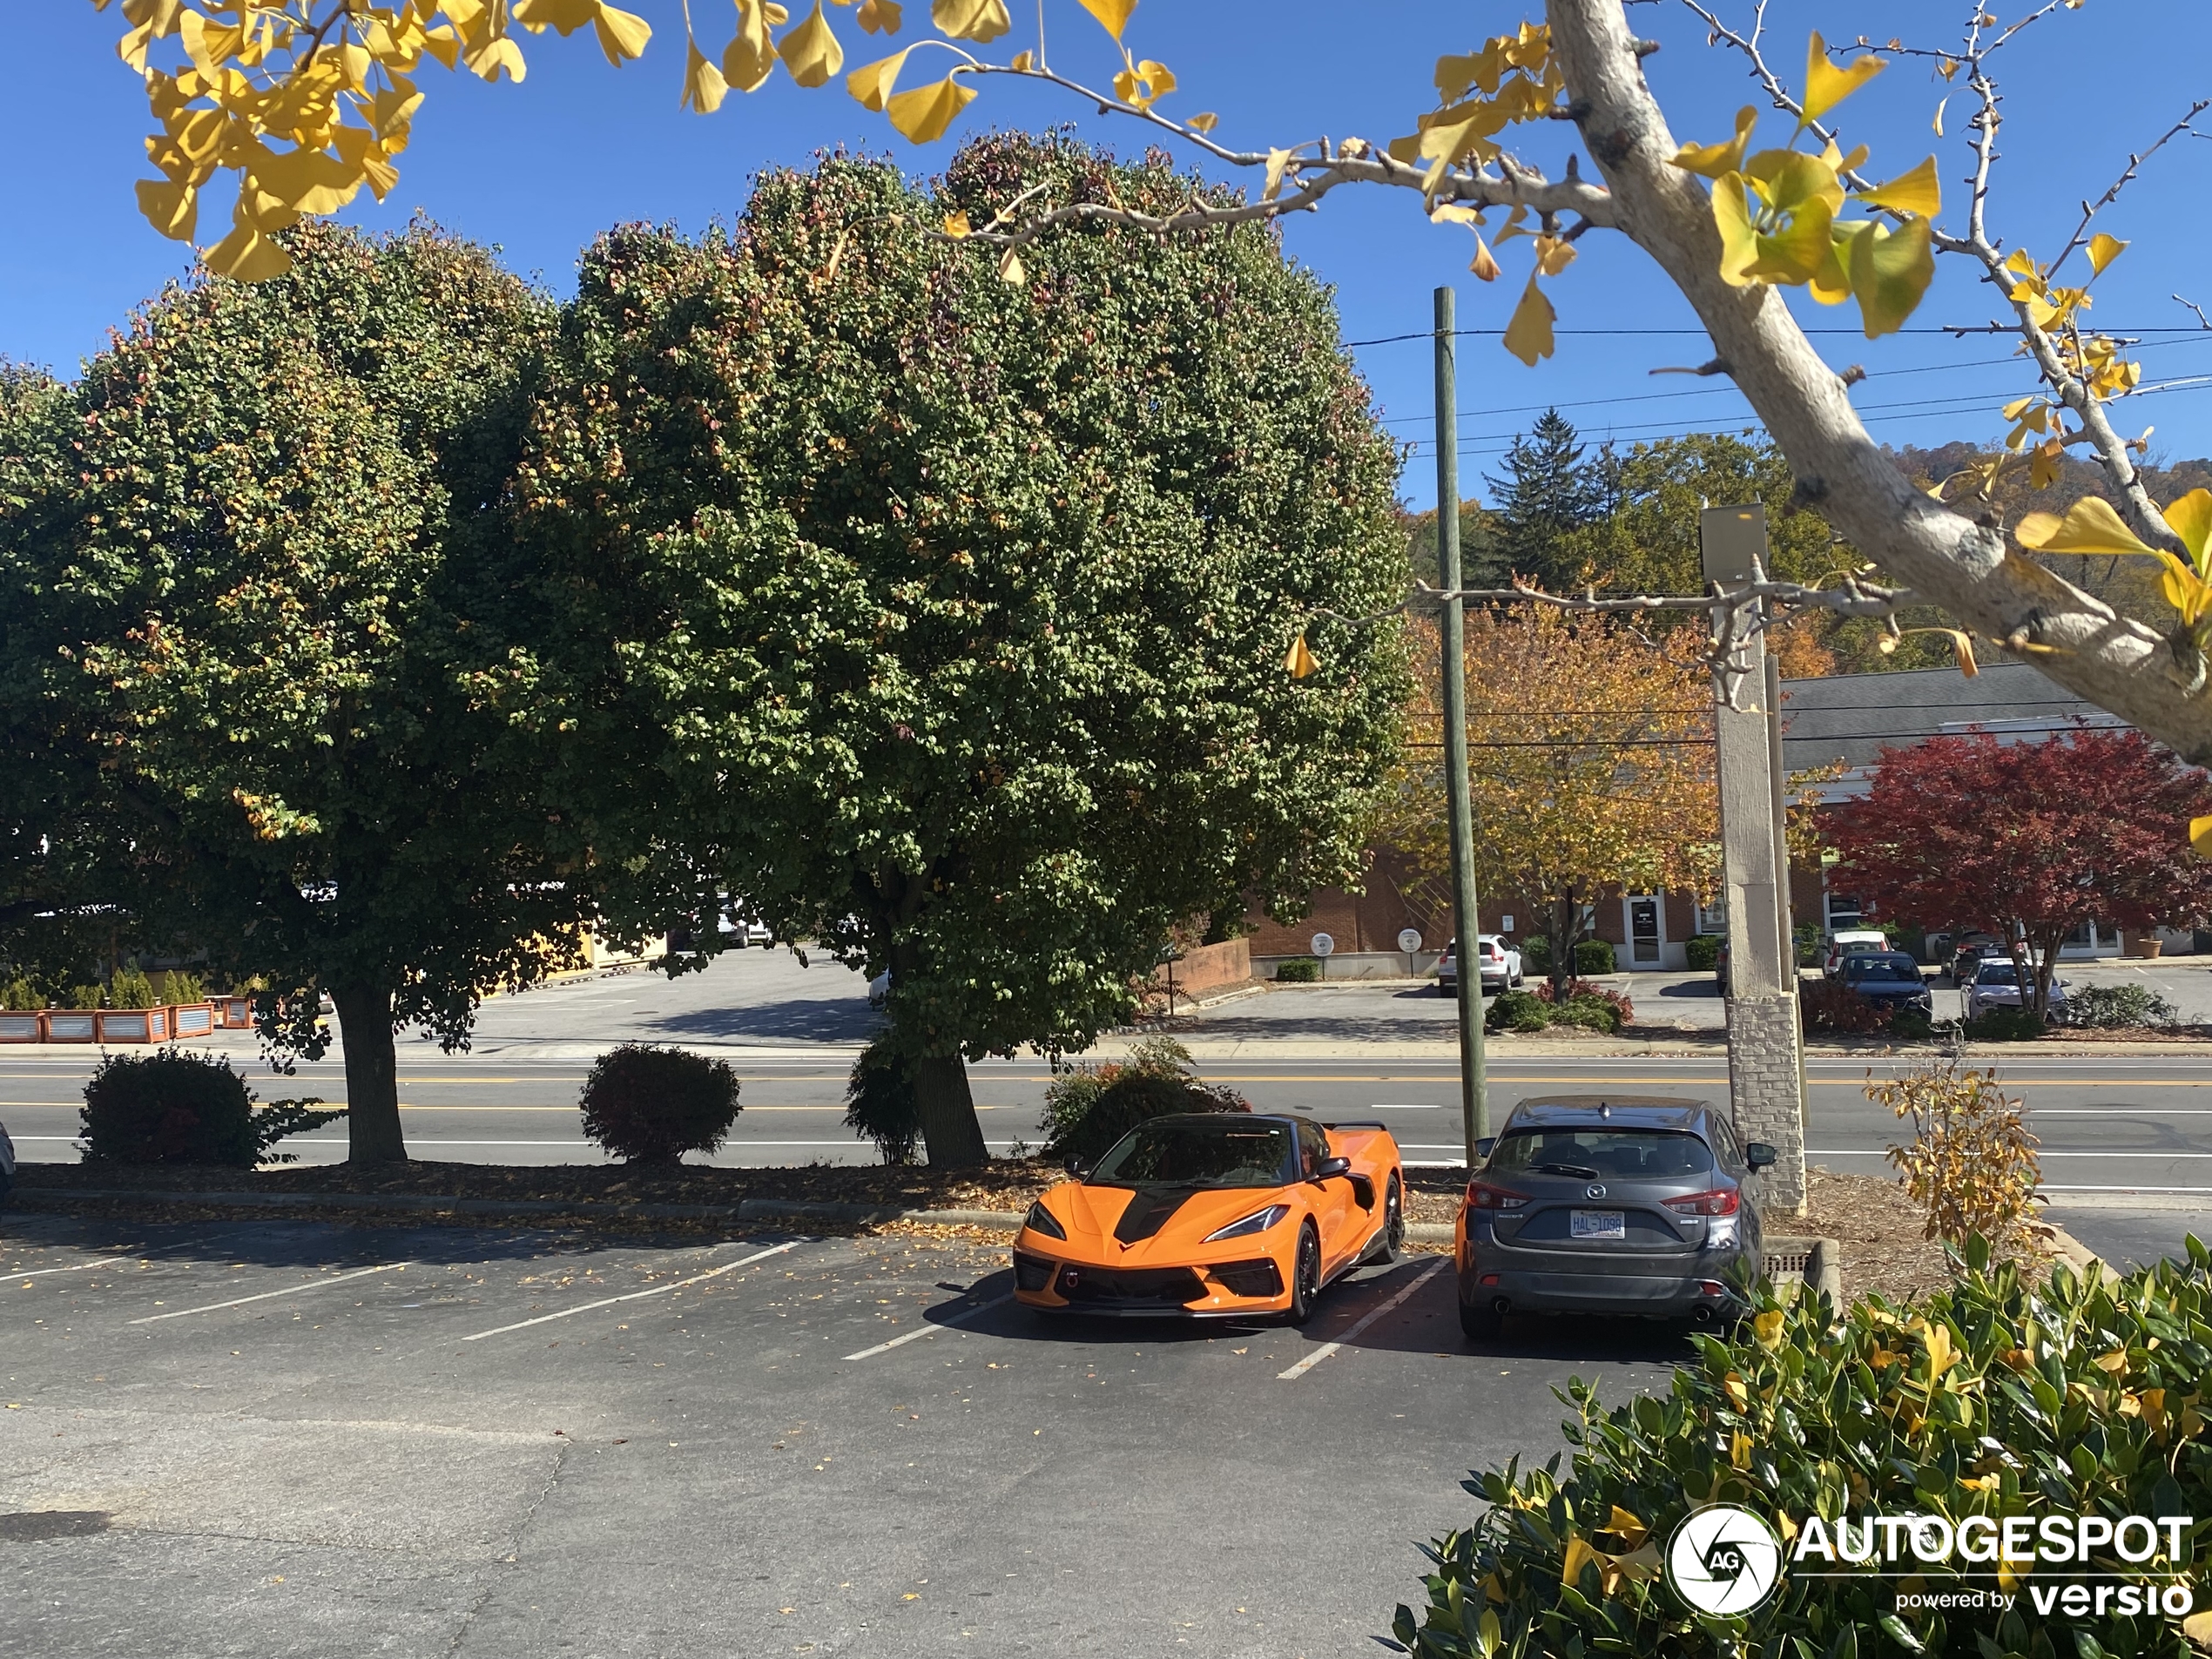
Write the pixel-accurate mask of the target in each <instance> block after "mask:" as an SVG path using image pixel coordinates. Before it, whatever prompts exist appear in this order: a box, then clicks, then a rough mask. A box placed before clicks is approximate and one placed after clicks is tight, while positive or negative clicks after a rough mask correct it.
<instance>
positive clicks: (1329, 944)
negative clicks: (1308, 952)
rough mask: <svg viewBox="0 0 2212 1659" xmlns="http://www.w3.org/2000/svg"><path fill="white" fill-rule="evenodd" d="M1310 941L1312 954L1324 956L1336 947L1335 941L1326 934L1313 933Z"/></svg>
mask: <svg viewBox="0 0 2212 1659" xmlns="http://www.w3.org/2000/svg"><path fill="white" fill-rule="evenodd" d="M1312 943H1313V954H1315V955H1316V956H1326V955H1328V954H1331V953H1332V952H1333V951H1334V950H1335V949H1336V948H1337V941H1335V940H1333V939H1332V938H1330V937H1329V935H1328V934H1314V935H1313V941H1312Z"/></svg>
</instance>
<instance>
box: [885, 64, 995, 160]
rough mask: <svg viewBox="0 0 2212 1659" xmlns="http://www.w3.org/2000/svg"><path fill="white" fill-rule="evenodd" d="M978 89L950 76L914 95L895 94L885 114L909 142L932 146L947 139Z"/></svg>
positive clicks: (917, 89)
mask: <svg viewBox="0 0 2212 1659" xmlns="http://www.w3.org/2000/svg"><path fill="white" fill-rule="evenodd" d="M974 98H975V89H974V87H972V86H968V85H965V84H962V83H961V80H960V79H959V78H958V77H957V76H954V75H948V76H946V77H945V78H944V79H943V80H941V81H933V82H931V83H930V84H928V85H927V86H917V87H916V88H914V91H911V92H894V93H893V94H892V95H891V96H890V97H889V98H886V99H885V100H884V104H883V112H884V113H885V114H886V115H887V116H889V117H890V118H891V125H893V126H894V127H896V128H898V129H899V131H900V132H901V133H902V134H904V135H905V137H906V138H907V140H908V141H909V142H910V143H914V144H929V143H932V142H934V140H936V139H938V138H943V137H944V136H945V129H946V128H947V127H948V126H950V125H952V124H953V118H954V116H956V115H958V114H959V113H960V112H961V111H962V110H964V109H966V108H967V107H968V105H969V104H970V103H972V102H974Z"/></svg>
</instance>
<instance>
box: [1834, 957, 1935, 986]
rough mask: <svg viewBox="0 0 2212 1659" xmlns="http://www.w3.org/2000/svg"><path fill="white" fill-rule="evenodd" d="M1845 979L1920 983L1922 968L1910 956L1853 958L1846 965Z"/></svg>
mask: <svg viewBox="0 0 2212 1659" xmlns="http://www.w3.org/2000/svg"><path fill="white" fill-rule="evenodd" d="M1919 977H1920V967H1919V963H1917V962H1915V961H1913V960H1912V958H1911V957H1910V956H1853V957H1851V959H1849V960H1848V961H1845V962H1844V978H1845V979H1852V980H1896V981H1914V982H1918V981H1919Z"/></svg>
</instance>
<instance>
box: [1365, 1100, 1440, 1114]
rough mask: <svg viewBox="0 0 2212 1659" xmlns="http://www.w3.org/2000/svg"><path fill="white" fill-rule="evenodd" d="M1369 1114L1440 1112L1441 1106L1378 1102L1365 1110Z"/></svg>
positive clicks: (1387, 1101)
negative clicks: (1369, 1112)
mask: <svg viewBox="0 0 2212 1659" xmlns="http://www.w3.org/2000/svg"><path fill="white" fill-rule="evenodd" d="M1367 1109H1368V1110H1369V1111H1371V1112H1440V1111H1442V1110H1443V1108H1442V1107H1441V1106H1428V1105H1419V1106H1417V1105H1412V1104H1409V1103H1406V1102H1404V1101H1389V1100H1379V1101H1377V1102H1375V1103H1374V1104H1373V1105H1372V1106H1370V1107H1368V1108H1367Z"/></svg>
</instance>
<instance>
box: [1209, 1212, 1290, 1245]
mask: <svg viewBox="0 0 2212 1659" xmlns="http://www.w3.org/2000/svg"><path fill="white" fill-rule="evenodd" d="M1290 1213H1291V1207H1290V1205H1288V1204H1269V1205H1268V1206H1267V1208H1266V1209H1264V1210H1256V1211H1253V1212H1252V1213H1251V1215H1249V1216H1246V1217H1244V1219H1243V1220H1242V1221H1232V1222H1231V1223H1230V1224H1228V1225H1227V1226H1226V1227H1223V1228H1219V1229H1217V1230H1216V1231H1213V1232H1210V1233H1208V1234H1207V1235H1206V1237H1205V1242H1206V1243H1207V1244H1213V1243H1214V1242H1216V1241H1217V1240H1218V1239H1223V1238H1251V1235H1252V1234H1254V1233H1264V1232H1265V1231H1267V1230H1268V1229H1269V1228H1270V1227H1272V1226H1273V1225H1274V1224H1276V1223H1277V1222H1278V1221H1280V1220H1282V1218H1283V1217H1285V1216H1287V1215H1289V1214H1290Z"/></svg>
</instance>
